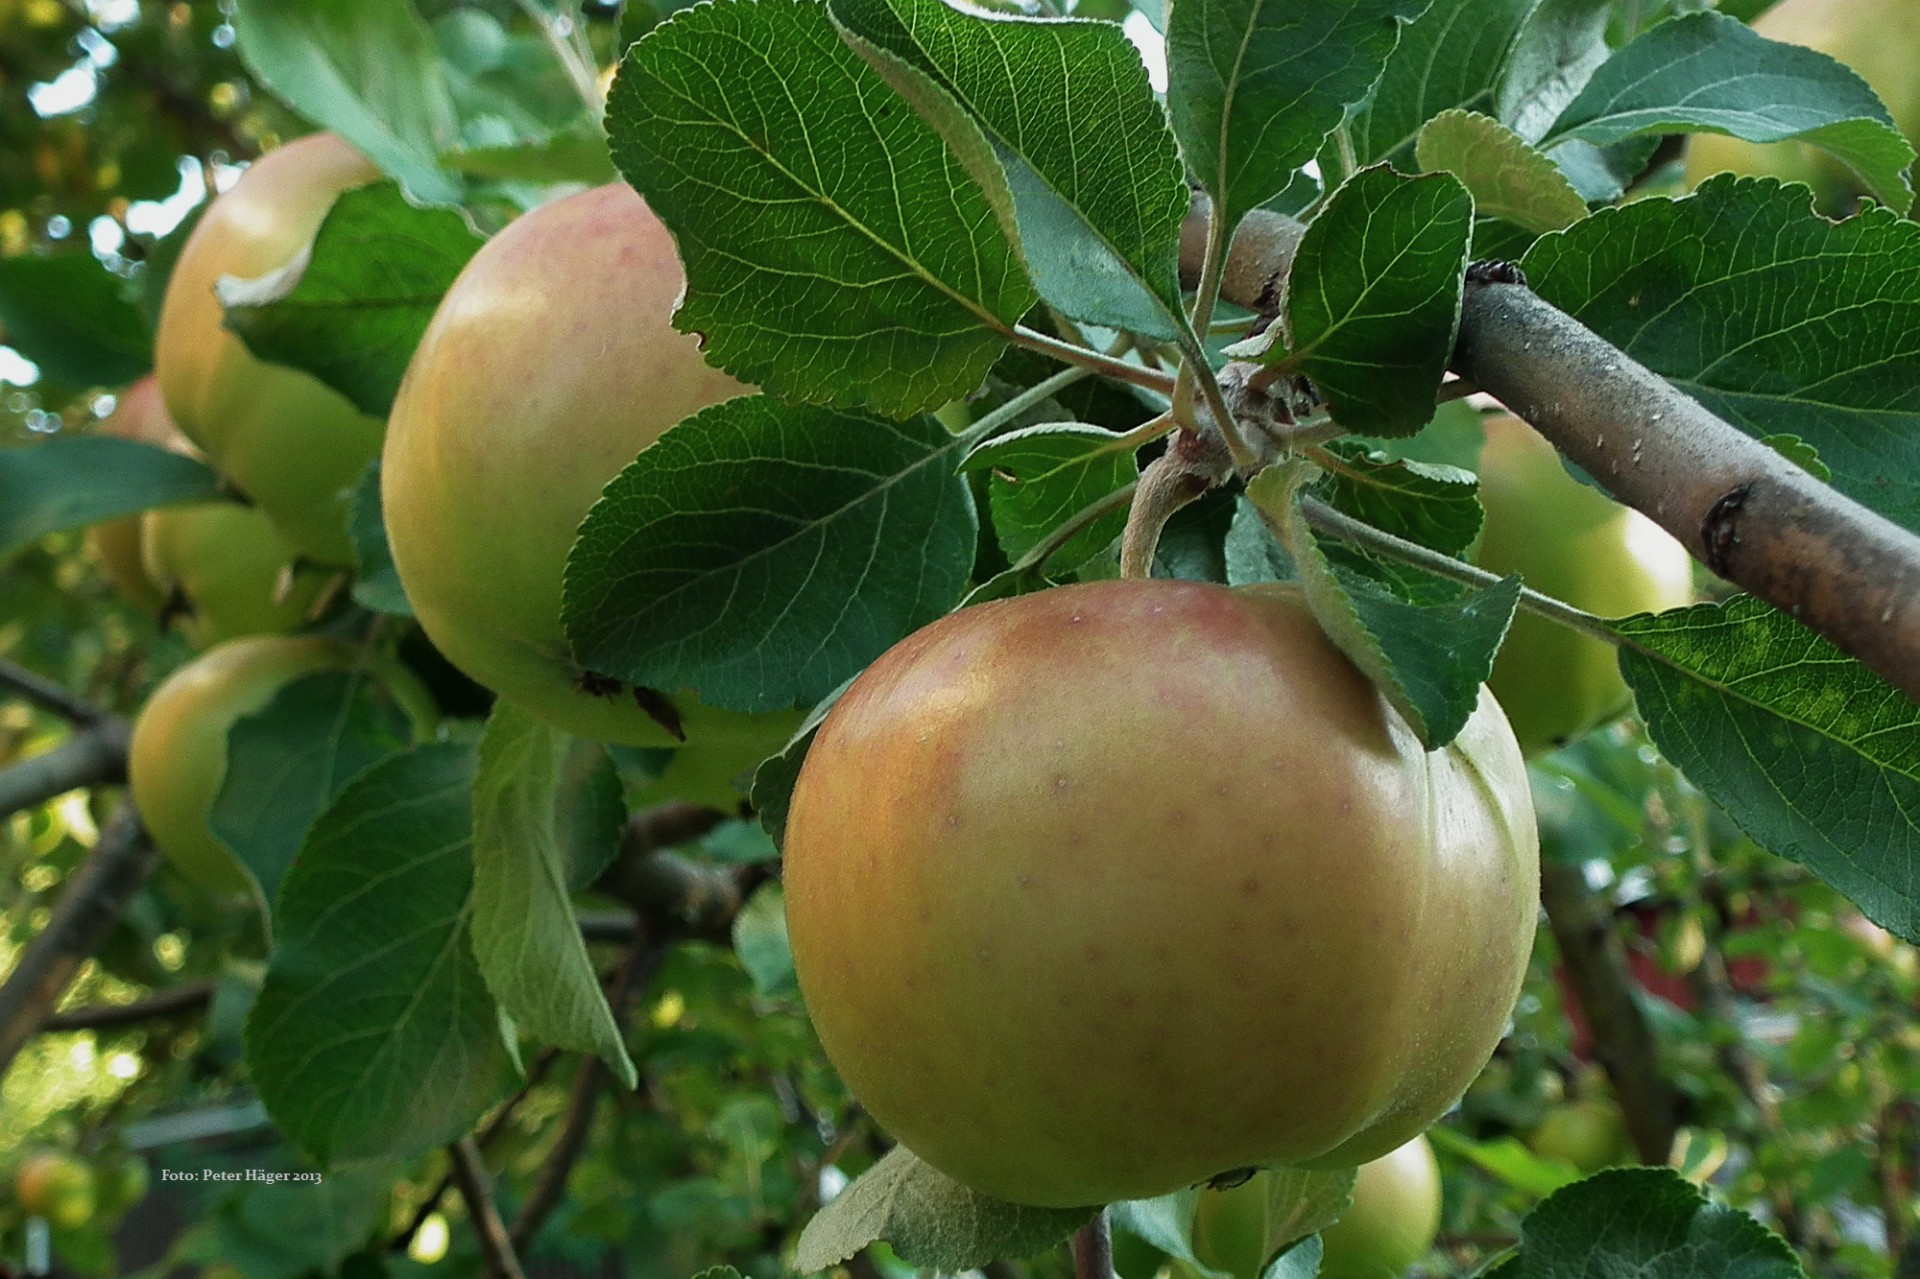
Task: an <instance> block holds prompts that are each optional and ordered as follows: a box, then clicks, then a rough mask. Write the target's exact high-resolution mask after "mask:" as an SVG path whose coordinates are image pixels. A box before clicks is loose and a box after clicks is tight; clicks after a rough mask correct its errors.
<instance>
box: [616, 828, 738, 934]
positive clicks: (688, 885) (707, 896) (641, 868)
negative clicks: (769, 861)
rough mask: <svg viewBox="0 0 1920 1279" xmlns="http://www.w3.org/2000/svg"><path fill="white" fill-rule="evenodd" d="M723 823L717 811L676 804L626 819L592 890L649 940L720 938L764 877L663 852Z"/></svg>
mask: <svg viewBox="0 0 1920 1279" xmlns="http://www.w3.org/2000/svg"><path fill="white" fill-rule="evenodd" d="M726 819H727V814H725V813H722V812H720V811H719V810H718V809H714V808H705V807H702V806H701V805H699V804H689V803H684V802H681V801H678V800H674V801H669V802H667V803H664V804H658V805H656V806H654V807H652V808H647V809H642V810H641V811H640V812H638V813H635V814H634V815H633V817H632V818H630V819H629V820H628V822H627V826H626V829H625V831H624V832H622V834H621V837H620V852H619V854H618V855H617V856H616V857H615V858H614V860H613V865H611V866H609V867H608V868H607V870H606V872H605V873H604V874H602V875H601V876H600V879H599V882H598V883H596V884H595V885H594V886H595V887H596V888H597V889H599V891H601V892H603V893H606V894H607V895H608V896H610V897H613V898H615V899H617V900H619V901H622V902H624V903H626V904H627V905H629V906H631V907H632V908H633V909H634V911H635V913H636V914H638V915H639V917H640V921H641V927H642V930H643V931H644V932H645V933H646V935H647V936H649V937H651V938H653V939H655V940H663V939H665V938H668V937H717V936H724V935H725V933H726V930H727V929H728V928H729V927H730V926H731V925H732V923H733V917H734V915H735V914H737V913H738V912H739V910H740V904H741V903H742V902H743V901H745V900H746V896H747V893H748V892H750V891H751V890H752V888H753V887H754V886H756V885H757V884H758V883H759V881H760V879H761V878H763V877H764V876H765V874H766V872H765V871H764V870H762V869H759V868H755V867H742V868H738V869H735V868H732V867H726V866H710V865H705V864H702V863H700V862H696V861H692V860H690V859H688V858H686V857H682V856H680V855H679V854H677V853H673V852H670V851H668V850H669V849H671V848H672V847H674V846H675V845H677V844H684V843H688V842H689V841H691V840H695V839H698V838H699V837H700V836H702V835H704V834H706V833H707V832H708V831H710V830H712V829H713V828H714V827H715V826H718V825H719V824H720V823H721V822H723V821H725V820H726Z"/></svg>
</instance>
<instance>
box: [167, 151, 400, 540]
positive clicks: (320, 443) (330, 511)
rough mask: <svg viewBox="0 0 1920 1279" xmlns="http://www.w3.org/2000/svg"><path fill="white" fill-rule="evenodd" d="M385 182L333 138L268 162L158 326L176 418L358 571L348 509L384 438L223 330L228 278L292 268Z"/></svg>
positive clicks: (255, 493)
mask: <svg viewBox="0 0 1920 1279" xmlns="http://www.w3.org/2000/svg"><path fill="white" fill-rule="evenodd" d="M379 176H380V171H379V170H378V169H376V168H375V167H374V166H373V164H372V163H371V162H370V161H368V160H367V159H366V157H364V156H362V155H361V154H360V153H359V152H358V151H355V150H354V149H353V148H352V147H350V146H348V145H347V144H346V143H345V142H343V141H341V140H340V139H339V138H338V137H336V136H335V135H333V134H331V133H315V134H309V135H308V136H306V137H304V138H300V139H298V140H296V141H293V142H289V143H287V144H286V145H285V146H283V147H280V148H279V149H278V150H275V151H272V152H269V153H268V154H266V155H264V156H262V157H261V158H260V159H258V160H256V161H254V162H253V165H252V166H251V167H250V168H248V169H247V171H246V172H245V173H244V174H242V175H241V177H240V180H239V181H238V182H236V183H234V185H233V187H232V188H231V189H230V190H228V191H226V192H224V193H222V194H221V195H220V196H218V197H217V198H216V199H215V200H214V201H213V203H212V204H210V205H208V206H207V211H206V213H205V215H204V216H202V217H201V219H200V224H199V225H198V226H196V227H195V228H194V229H193V234H192V235H191V236H189V237H188V239H187V243H186V246H185V247H184V248H183V249H182V250H181V251H180V258H179V261H178V262H177V263H176V264H175V265H174V268H173V275H172V276H171V277H170V278H169V279H168V281H167V293H166V298H165V300H164V302H163V303H162V307H161V312H160V328H159V332H158V333H157V335H156V337H155V344H154V367H155V369H156V370H157V372H158V374H159V378H160V390H161V393H162V394H163V395H164V396H165V397H166V402H167V409H168V411H170V412H171V413H172V414H173V420H174V421H175V422H177V423H179V425H180V429H181V430H182V431H184V432H185V433H186V435H187V437H188V438H189V439H191V440H192V441H193V442H194V443H195V444H197V445H199V446H200V448H201V449H202V450H204V451H205V452H206V454H207V456H208V457H209V458H211V459H212V460H213V463H214V465H215V466H217V467H219V469H220V471H221V473H222V474H224V475H226V476H228V477H229V478H230V479H231V480H232V481H233V483H234V484H235V485H236V486H237V487H238V488H239V489H240V491H241V492H243V493H245V494H246V495H247V496H248V497H249V498H251V499H252V500H253V501H254V502H255V503H257V504H258V505H259V507H260V508H261V509H262V510H264V511H265V512H266V513H267V515H268V517H269V518H270V519H272V520H273V522H274V524H275V525H276V526H277V527H278V528H279V529H280V531H281V533H282V534H283V535H284V536H285V537H286V539H287V541H288V542H289V543H291V544H292V546H293V547H294V549H295V550H297V551H299V552H300V553H301V554H303V555H306V556H308V557H310V558H312V559H316V560H319V561H321V562H323V563H327V564H351V563H353V546H352V543H351V542H350V541H349V540H348V538H347V497H348V493H349V490H350V489H351V488H352V486H353V484H354V483H355V482H356V481H357V480H358V479H359V478H360V474H361V472H362V471H364V470H365V469H366V465H367V463H368V462H370V461H372V460H373V457H374V454H376V453H378V452H379V451H380V433H381V424H380V421H379V419H377V418H371V417H367V416H366V415H364V414H362V413H361V412H360V411H359V410H358V409H356V408H354V406H353V405H352V403H350V402H349V401H348V400H347V398H346V397H345V396H343V395H341V394H340V393H338V392H337V391H334V390H332V389H331V388H329V387H327V386H326V385H324V384H323V383H321V382H320V381H319V380H318V379H317V378H314V377H312V376H311V375H309V374H306V373H303V372H301V371H300V370H298V369H294V368H289V367H287V366H285V365H279V364H268V363H265V362H264V361H261V360H257V359H255V358H254V356H253V353H252V352H250V351H249V350H247V347H246V344H245V343H243V342H242V341H241V340H240V339H239V338H238V337H236V336H235V335H234V334H233V333H232V332H230V331H229V330H228V329H227V328H226V326H225V312H224V311H223V310H222V309H221V306H220V300H219V298H217V297H216V296H215V295H214V285H215V284H216V283H218V282H219V280H220V279H221V278H222V277H223V276H234V277H237V278H240V279H253V278H256V277H259V276H263V275H267V274H270V273H271V272H274V271H277V270H279V269H280V268H281V267H284V266H286V265H287V264H288V263H289V262H291V261H292V260H293V259H294V258H295V257H296V256H298V255H299V254H301V253H302V252H304V251H305V250H306V249H307V248H308V247H309V246H310V245H311V244H312V242H313V236H314V233H315V232H316V231H318V230H319V229H320V223H321V222H322V221H323V220H324V219H325V218H326V215H327V210H328V209H329V208H331V207H332V206H333V202H334V200H335V198H337V197H338V196H339V195H340V193H341V192H343V191H348V190H351V189H352V188H354V187H359V186H365V185H366V184H367V183H369V182H372V181H373V180H374V179H376V178H378V177H379Z"/></svg>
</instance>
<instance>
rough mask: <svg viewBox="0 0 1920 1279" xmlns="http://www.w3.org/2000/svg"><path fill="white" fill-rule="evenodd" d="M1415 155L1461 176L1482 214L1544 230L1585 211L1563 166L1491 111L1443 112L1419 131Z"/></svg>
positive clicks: (1424, 164)
mask: <svg viewBox="0 0 1920 1279" xmlns="http://www.w3.org/2000/svg"><path fill="white" fill-rule="evenodd" d="M1414 155H1415V157H1416V159H1417V160H1418V162H1419V165H1420V167H1421V168H1422V169H1423V170H1425V171H1426V172H1428V173H1434V172H1441V171H1444V172H1447V173H1451V174H1453V176H1454V177H1456V178H1459V179H1460V182H1461V184H1462V185H1463V186H1465V187H1466V188H1467V190H1468V191H1469V192H1470V193H1472V195H1473V208H1474V212H1475V213H1476V214H1478V215H1479V216H1481V217H1489V218H1504V219H1505V220H1506V221H1508V222H1511V223H1513V224H1514V225H1515V226H1519V227H1523V228H1525V229H1526V230H1528V231H1533V232H1536V233H1545V232H1547V231H1560V230H1564V229H1565V228H1567V227H1570V226H1572V225H1573V224H1574V223H1575V222H1578V221H1579V220H1580V219H1581V218H1584V217H1586V216H1587V202H1586V201H1585V200H1583V199H1581V198H1580V193H1579V192H1578V191H1576V190H1574V189H1573V184H1572V183H1571V182H1569V181H1567V178H1566V175H1565V174H1564V173H1562V172H1561V171H1560V167H1559V166H1558V165H1556V164H1555V163H1554V162H1553V161H1552V160H1550V159H1548V158H1547V156H1546V154H1545V153H1544V152H1542V151H1537V150H1535V149H1534V148H1533V147H1531V146H1528V145H1527V143H1526V141H1525V140H1524V139H1522V138H1521V136H1520V135H1519V134H1517V133H1515V132H1514V131H1513V130H1511V129H1509V128H1507V127H1506V126H1505V125H1503V124H1501V123H1500V122H1499V121H1498V120H1496V119H1494V118H1493V117H1492V116H1486V115H1479V114H1476V113H1475V112H1472V111H1443V112H1441V113H1440V114H1439V115H1437V116H1435V117H1434V118H1433V119H1431V120H1429V121H1427V124H1426V127H1425V128H1423V129H1421V130H1420V140H1419V142H1418V143H1417V144H1416V145H1415V147H1414Z"/></svg>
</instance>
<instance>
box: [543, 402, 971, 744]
mask: <svg viewBox="0 0 1920 1279" xmlns="http://www.w3.org/2000/svg"><path fill="white" fill-rule="evenodd" d="M964 449H965V442H964V441H963V440H961V439H960V438H958V437H956V436H954V435H952V434H950V433H949V432H948V431H947V429H946V428H945V427H944V426H942V425H941V424H940V423H939V422H938V421H936V420H935V419H933V418H931V417H927V416H925V415H922V416H919V417H913V418H909V419H907V420H906V421H904V422H895V421H891V420H889V419H886V418H882V417H876V416H874V415H872V414H867V413H859V412H855V411H852V410H837V409H827V408H818V407H811V406H807V405H797V404H783V403H781V402H780V401H779V400H776V399H773V398H772V397H770V396H743V397H741V398H739V399H734V400H729V401H727V402H726V403H723V404H717V405H715V406H713V407H712V408H708V409H703V410H702V411H701V412H699V413H697V414H695V415H694V416H692V417H690V418H688V419H687V420H686V421H684V422H682V423H680V424H679V425H678V426H675V427H674V428H673V429H672V430H670V431H668V432H667V433H666V434H665V435H663V436H661V437H660V439H659V440H657V441H656V442H655V443H654V444H652V445H651V446H650V447H648V448H647V449H646V450H644V451H643V452H642V453H641V454H640V456H639V457H638V458H637V459H636V460H635V461H634V462H633V463H631V464H630V465H629V466H628V467H627V468H626V470H624V471H622V472H621V473H620V474H619V475H618V476H617V477H616V478H615V479H614V480H613V481H612V482H611V483H609V484H608V485H607V487H606V490H605V492H604V493H603V494H602V496H601V498H600V501H599V502H598V503H596V504H595V506H594V507H593V509H592V510H591V511H589V512H588V513H587V518H586V520H585V521H584V522H583V523H582V524H581V526H580V536H579V540H578V541H576V542H575V544H574V549H573V554H572V555H571V556H570V557H569V559H568V561H567V573H566V590H565V596H564V603H563V608H562V615H563V618H564V620H565V622H566V627H567V634H568V636H569V637H570V639H571V641H572V643H573V648H574V655H575V657H576V658H577V659H578V660H579V662H580V664H581V665H582V666H583V667H585V668H586V669H588V670H592V671H599V672H601V673H602V674H605V675H610V676H613V677H615V678H617V679H621V680H625V681H627V682H629V683H633V684H637V685H640V686H642V687H646V688H661V689H669V690H672V689H680V688H687V687H691V688H692V689H694V690H695V691H696V692H697V693H699V695H700V697H701V699H702V700H703V701H705V702H707V703H708V704H709V705H712V706H719V707H724V708H726V709H729V710H740V711H766V710H774V709H780V708H785V707H791V706H804V705H808V704H811V703H813V702H817V701H818V700H820V699H821V698H822V697H825V696H826V695H827V694H828V693H830V692H832V691H833V689H834V688H835V687H836V686H838V685H839V684H840V683H842V682H843V681H845V680H847V679H849V678H851V677H852V676H853V675H855V674H857V673H859V672H860V671H861V670H862V669H864V668H865V666H866V665H867V663H869V662H871V661H872V660H873V659H874V658H876V657H878V656H879V655H880V654H881V653H883V652H885V651H886V650H887V649H888V648H889V647H891V646H892V645H893V644H894V643H895V642H897V641H898V640H901V639H903V638H905V637H906V636H907V635H908V634H909V633H910V632H912V631H914V630H916V629H918V628H919V627H921V626H924V625H925V624H926V623H928V622H931V621H932V620H934V619H935V618H936V617H939V616H941V615H943V614H944V613H946V612H947V610H948V609H950V608H951V607H952V606H953V604H954V602H955V601H957V600H958V599H959V598H960V593H961V591H962V590H963V589H964V588H965V585H966V579H967V573H968V571H969V570H970V569H971V568H972V566H973V557H974V552H975V549H976V539H977V536H978V523H977V520H976V517H975V514H974V509H973V495H972V493H971V492H970V491H969V490H968V488H967V482H966V480H965V479H964V478H963V477H962V476H960V475H959V474H957V473H956V472H957V467H958V464H959V460H960V457H961V454H962V452H963V451H964Z"/></svg>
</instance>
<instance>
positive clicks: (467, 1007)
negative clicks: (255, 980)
mask: <svg viewBox="0 0 1920 1279" xmlns="http://www.w3.org/2000/svg"><path fill="white" fill-rule="evenodd" d="M473 764H474V760H473V752H472V750H471V749H469V748H467V747H464V746H454V745H430V746H421V747H417V748H416V749H414V750H412V751H409V752H407V753H406V754H403V755H397V756H394V757H393V758H391V759H388V760H386V761H385V762H383V763H381V764H378V765H375V766H374V767H373V768H372V769H371V770H369V771H368V772H366V773H363V774H362V775H361V776H359V777H358V778H356V779H354V781H353V782H352V783H350V784H349V785H348V786H347V787H346V789H345V790H343V791H341V793H340V795H339V797H338V798H337V799H335V801H334V802H333V804H332V805H331V806H330V807H329V808H328V809H327V811H326V812H325V813H323V814H321V816H320V818H319V820H318V821H316V822H315V823H314V826H313V829H312V831H311V832H310V833H309V834H308V836H307V840H306V843H305V844H304V845H303V846H302V847H301V850H300V856H299V858H298V860H296V861H295V862H294V864H293V867H292V869H290V870H289V871H288V872H287V877H286V882H285V883H284V885H283V886H282V889H281V893H280V903H279V904H280V914H279V920H278V923H279V938H278V943H277V945H276V946H275V947H274V951H273V955H272V958H271V959H270V960H269V962H268V965H267V976H266V982H265V984H264V985H263V986H262V987H261V991H260V997H259V999H258V1000H257V1001H256V1002H255V1004H254V1006H253V1012H252V1013H251V1015H250V1016H249V1017H248V1019H247V1035H246V1043H247V1068H248V1074H249V1076H250V1077H251V1079H252V1082H253V1084H254V1086H255V1087H256V1088H257V1089H258V1090H259V1093H260V1098H261V1100H262V1101H263V1102H265V1103H266V1107H267V1110H268V1113H270V1114H271V1115H272V1116H273V1119H274V1123H275V1124H277V1125H278V1126H279V1128H280V1130H281V1131H282V1132H284V1133H286V1134H287V1136H288V1137H290V1138H292V1139H293V1140H294V1141H295V1142H297V1143H298V1144H299V1145H300V1147H301V1148H302V1149H303V1150H305V1151H307V1152H308V1153H309V1154H311V1155H312V1156H313V1157H314V1158H315V1159H317V1160H319V1161H320V1162H322V1163H327V1162H331V1161H334V1160H342V1159H360V1158H369V1157H373V1156H380V1155H394V1156H400V1155H411V1154H416V1153H418V1152H420V1151H423V1150H427V1149H430V1148H432V1147H434V1146H438V1145H444V1144H445V1143H447V1142H449V1141H453V1140H455V1139H456V1138H458V1137H460V1136H463V1135H464V1134H466V1133H467V1132H468V1131H470V1130H471V1129H472V1127H473V1124H474V1121H475V1120H477V1119H478V1118H479V1117H480V1114H481V1112H483V1111H484V1110H485V1109H486V1108H487V1106H488V1105H490V1104H491V1103H492V1102H493V1101H494V1099H495V1098H496V1097H497V1096H498V1094H499V1088H500V1085H501V1084H502V1082H503V1081H504V1080H505V1078H506V1067H507V1061H506V1052H505V1049H504V1048H503V1047H502V1045H501V1042H500V1028H499V1021H498V1014H497V1012H496V1010H495V1008H494V1004H493V1001H492V999H490V998H488V996H487V990H486V986H485V983H483V982H482V981H481V978H480V972H479V969H478V968H477V967H476V966H475V965H474V962H473V957H472V955H471V954H470V952H469V951H468V949H467V945H468V941H467V933H468V929H467V896H468V891H469V889H470V888H471V885H472V869H471V865H470V862H469V846H470V833H469V832H470V829H471V820H472V819H471V805H470V800H469V793H470V789H471V787H472V784H473Z"/></svg>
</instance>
